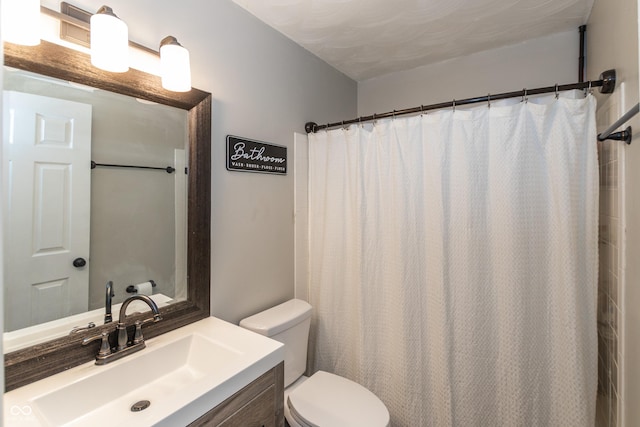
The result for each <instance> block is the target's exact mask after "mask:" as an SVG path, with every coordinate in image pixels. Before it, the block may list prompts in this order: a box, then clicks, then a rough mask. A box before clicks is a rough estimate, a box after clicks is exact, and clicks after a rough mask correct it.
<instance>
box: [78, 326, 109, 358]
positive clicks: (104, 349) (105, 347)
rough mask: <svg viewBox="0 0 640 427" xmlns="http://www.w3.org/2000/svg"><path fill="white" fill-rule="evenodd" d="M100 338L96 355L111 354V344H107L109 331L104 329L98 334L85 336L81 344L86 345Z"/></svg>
mask: <svg viewBox="0 0 640 427" xmlns="http://www.w3.org/2000/svg"><path fill="white" fill-rule="evenodd" d="M97 340H102V343H101V344H100V351H98V357H105V356H108V355H110V354H111V346H110V345H109V332H107V331H104V332H102V333H101V334H100V335H95V336H93V337H89V338H85V339H83V340H82V345H87V344H89V343H90V342H93V341H97Z"/></svg>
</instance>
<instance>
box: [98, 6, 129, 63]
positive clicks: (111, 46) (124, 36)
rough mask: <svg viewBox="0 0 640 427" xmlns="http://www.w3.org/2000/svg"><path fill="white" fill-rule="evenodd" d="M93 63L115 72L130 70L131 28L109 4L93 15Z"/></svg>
mask: <svg viewBox="0 0 640 427" xmlns="http://www.w3.org/2000/svg"><path fill="white" fill-rule="evenodd" d="M91 63H92V64H93V65H94V66H95V67H98V68H100V69H103V70H105V71H111V72H114V73H124V72H126V71H128V70H129V29H128V28H127V24H125V23H124V21H122V20H121V19H120V18H118V17H117V16H116V15H115V13H113V10H112V9H111V8H110V7H109V6H102V7H101V8H100V9H98V12H96V13H95V14H94V15H92V16H91Z"/></svg>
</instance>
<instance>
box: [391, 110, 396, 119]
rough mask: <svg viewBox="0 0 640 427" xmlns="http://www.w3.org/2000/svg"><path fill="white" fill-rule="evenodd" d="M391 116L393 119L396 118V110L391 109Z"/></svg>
mask: <svg viewBox="0 0 640 427" xmlns="http://www.w3.org/2000/svg"><path fill="white" fill-rule="evenodd" d="M392 117H393V120H395V119H396V110H393V116H392Z"/></svg>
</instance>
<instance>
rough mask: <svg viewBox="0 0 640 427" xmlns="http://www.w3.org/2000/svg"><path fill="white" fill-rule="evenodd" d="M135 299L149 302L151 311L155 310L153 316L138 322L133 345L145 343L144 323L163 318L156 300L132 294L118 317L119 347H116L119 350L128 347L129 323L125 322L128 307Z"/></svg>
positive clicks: (123, 304)
mask: <svg viewBox="0 0 640 427" xmlns="http://www.w3.org/2000/svg"><path fill="white" fill-rule="evenodd" d="M134 300H140V301H143V302H145V303H147V305H148V306H149V308H151V311H153V318H149V319H146V320H143V321H142V322H140V321H137V322H136V332H135V335H134V338H133V343H132V344H133V345H136V344H140V343H142V344H144V338H143V337H142V325H144V324H145V323H149V322H159V321H160V320H162V316H161V315H160V310H159V309H158V306H157V305H156V303H155V301H153V300H152V299H151V298H149V297H148V296H147V295H132V296H130V297H129V298H127V299H126V300H124V302H123V303H122V306H121V307H120V316H119V318H118V324H117V325H116V331H118V347H117V348H116V350H117V351H120V350H124V349H125V348H126V347H127V341H128V340H129V337H128V335H127V325H125V323H124V322H125V320H126V319H127V307H129V304H131V302H133V301H134ZM136 341H137V342H136Z"/></svg>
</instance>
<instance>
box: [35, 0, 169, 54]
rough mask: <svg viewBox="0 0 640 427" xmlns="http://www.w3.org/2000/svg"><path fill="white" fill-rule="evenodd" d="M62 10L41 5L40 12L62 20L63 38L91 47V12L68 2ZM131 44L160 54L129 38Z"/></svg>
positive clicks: (61, 34) (63, 3) (61, 7)
mask: <svg viewBox="0 0 640 427" xmlns="http://www.w3.org/2000/svg"><path fill="white" fill-rule="evenodd" d="M60 9H61V10H62V12H57V11H55V10H52V9H49V8H48V7H46V6H40V12H41V13H42V14H44V15H47V16H51V17H53V18H56V19H58V20H59V21H60V38H61V39H62V40H65V41H68V42H71V43H75V44H78V45H81V46H85V47H90V30H91V26H90V25H89V20H90V19H91V15H92V13H91V12H87V11H86V10H82V9H80V8H78V7H76V6H73V5H71V4H69V3H67V2H62V3H61V4H60ZM129 46H131V47H134V48H136V49H140V50H143V51H145V52H147V53H150V54H152V55H156V56H160V53H159V52H158V51H157V50H154V49H151V48H148V47H146V46H144V45H141V44H139V43H136V42H134V41H131V40H129Z"/></svg>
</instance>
